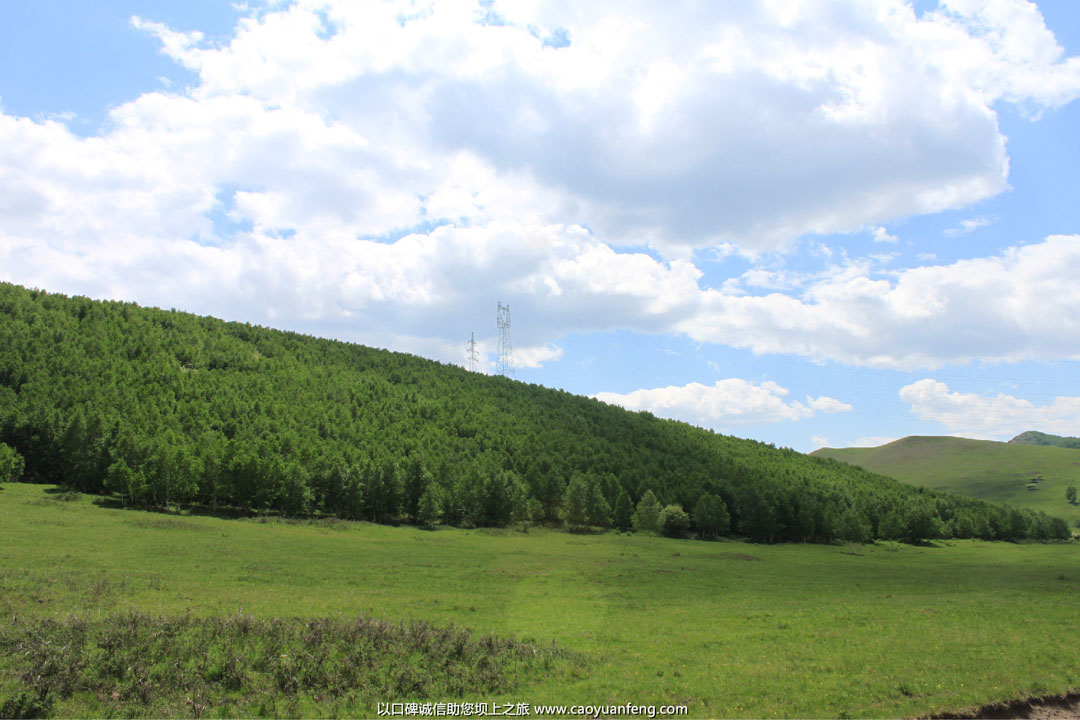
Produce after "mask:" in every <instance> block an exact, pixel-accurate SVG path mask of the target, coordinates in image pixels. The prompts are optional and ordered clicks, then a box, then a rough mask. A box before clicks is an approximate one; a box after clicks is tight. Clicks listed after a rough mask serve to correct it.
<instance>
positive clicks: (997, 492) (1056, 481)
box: [811, 437, 1080, 526]
mask: <svg viewBox="0 0 1080 720" xmlns="http://www.w3.org/2000/svg"><path fill="white" fill-rule="evenodd" d="M811 454H812V455H818V456H821V457H828V458H834V459H836V460H840V461H843V462H846V463H850V464H852V465H857V466H859V467H862V468H865V469H867V470H870V471H871V472H875V473H879V474H881V475H886V476H888V477H892V478H895V479H897V480H900V481H902V482H906V483H911V484H913V485H922V486H924V487H928V488H931V489H934V490H944V491H946V492H952V493H957V494H958V495H967V496H970V497H976V498H980V499H982V500H994V501H997V502H1006V503H1009V504H1010V505H1015V506H1016V507H1023V508H1030V509H1031V510H1042V511H1043V512H1045V513H1047V514H1048V515H1056V516H1057V517H1061V518H1065V519H1066V520H1068V522H1069V524H1070V525H1074V526H1076V525H1077V523H1080V505H1071V504H1069V502H1068V501H1067V500H1066V499H1065V489H1066V488H1067V487H1069V486H1070V485H1076V486H1078V487H1080V450H1075V449H1072V448H1063V447H1050V446H1042V445H1024V444H1020V443H1003V442H993V441H990V440H968V439H966V438H958V437H906V438H902V439H900V440H897V441H895V442H891V443H888V444H887V445H882V446H880V447H875V448H843V449H834V448H822V449H820V450H816V451H814V452H813V453H811ZM1034 478H1039V479H1038V480H1036V481H1034V482H1033V479H1034Z"/></svg>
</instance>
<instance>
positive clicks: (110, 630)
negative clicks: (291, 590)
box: [0, 612, 570, 718]
mask: <svg viewBox="0 0 1080 720" xmlns="http://www.w3.org/2000/svg"><path fill="white" fill-rule="evenodd" d="M0 654H2V655H4V656H5V657H7V658H8V659H7V661H3V662H0V717H5V718H21V717H44V716H47V715H49V714H50V713H51V712H52V711H53V709H54V707H55V706H56V704H57V703H58V702H59V701H65V700H71V699H72V698H75V697H76V696H79V697H80V698H81V699H82V701H83V703H84V707H86V708H87V709H90V712H91V714H93V715H101V716H110V717H115V716H126V717H176V716H182V717H201V716H203V715H205V714H207V713H210V714H213V715H224V716H255V715H258V716H266V715H278V714H285V715H289V716H293V715H299V714H302V708H304V707H305V706H308V707H310V706H315V707H318V709H319V710H318V714H320V715H334V714H339V713H342V712H348V711H349V710H350V709H352V710H353V711H354V712H355V710H356V709H357V708H361V707H371V706H374V704H375V703H376V702H386V701H390V700H413V699H416V700H420V699H425V698H440V699H445V698H463V697H467V696H470V697H471V696H475V695H479V694H483V693H501V692H505V691H507V690H510V689H512V688H514V687H515V686H516V685H517V684H518V683H519V682H521V681H522V679H523V678H525V677H526V676H530V677H532V678H533V679H535V678H536V677H538V676H542V675H544V674H546V673H547V672H548V671H550V670H552V669H553V667H554V666H557V665H563V664H565V663H567V662H568V661H569V658H570V655H569V654H568V653H566V652H565V651H563V650H561V649H557V648H556V647H554V646H541V647H537V646H535V645H530V644H526V643H521V642H517V641H515V640H512V639H506V638H497V637H493V636H474V635H473V634H472V633H470V632H469V631H468V630H465V629H462V628H458V627H454V626H448V627H436V626H434V625H431V624H429V623H424V622H416V621H414V622H410V623H407V624H405V623H402V624H391V623H387V622H380V621H372V620H367V619H364V618H355V619H351V620H345V619H339V618H307V619H302V618H289V619H282V618H256V617H251V616H249V615H242V614H235V615H229V616H226V617H194V616H191V615H184V616H179V617H167V616H160V615H159V616H154V615H148V614H144V613H139V612H128V613H124V614H118V615H109V616H103V617H97V618H94V617H92V616H88V615H83V616H79V615H69V616H67V617H63V618H59V619H55V618H50V617H46V618H39V619H33V620H19V619H18V618H15V619H13V620H12V621H11V622H10V623H8V624H6V625H3V626H0Z"/></svg>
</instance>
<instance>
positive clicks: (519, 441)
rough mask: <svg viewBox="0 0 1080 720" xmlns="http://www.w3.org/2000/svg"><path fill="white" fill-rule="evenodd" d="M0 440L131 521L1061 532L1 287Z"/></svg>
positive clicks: (521, 400)
mask: <svg viewBox="0 0 1080 720" xmlns="http://www.w3.org/2000/svg"><path fill="white" fill-rule="evenodd" d="M4 445H6V446H8V447H10V448H13V449H14V451H15V452H16V453H17V455H18V456H21V459H22V461H23V462H24V463H25V479H27V480H33V481H38V482H49V483H62V484H66V485H68V486H71V487H75V488H77V489H79V490H81V491H83V492H89V493H105V494H111V495H113V496H114V497H116V498H117V499H120V500H122V501H123V502H126V503H129V504H132V505H142V506H157V507H170V506H176V505H181V506H184V505H191V504H199V505H203V506H209V507H210V508H211V509H217V508H220V507H222V506H227V507H229V508H234V509H236V510H237V511H239V512H276V513H280V514H282V515H290V516H296V515H300V516H303V515H334V516H338V517H343V518H351V519H366V520H372V521H375V522H381V523H396V522H416V523H423V524H431V523H447V524H455V525H465V526H504V525H507V524H509V523H511V522H516V521H524V520H526V519H529V520H532V521H534V522H535V521H543V522H548V523H556V524H558V523H561V522H565V523H566V524H567V525H571V526H573V527H576V528H582V527H612V526H622V527H623V528H626V527H627V526H628V525H630V524H631V513H632V512H633V508H634V505H636V504H637V503H639V501H640V500H642V499H643V498H644V497H647V496H648V494H650V493H651V495H652V496H655V499H656V500H659V505H660V506H663V505H668V504H680V505H682V506H683V508H684V509H685V510H686V511H687V512H688V513H690V514H691V518H690V519H689V520H690V521H691V522H692V527H691V528H690V529H691V530H698V531H701V532H702V533H703V534H704V533H709V534H717V533H719V534H734V535H740V536H745V537H749V538H752V539H755V540H759V541H764V542H780V541H805V540H810V541H828V540H832V539H837V538H840V539H852V538H857V539H862V538H865V537H877V538H887V539H892V538H896V539H920V538H930V537H939V536H942V535H953V534H958V535H960V536H961V537H984V538H990V539H1013V538H1023V537H1035V538H1046V537H1061V536H1067V535H1068V527H1067V526H1066V524H1065V523H1064V521H1061V520H1055V519H1052V518H1050V517H1048V516H1046V515H1042V516H1039V515H1037V514H1033V513H1024V512H1020V511H1018V510H1015V509H1012V508H1007V507H1005V506H997V505H990V504H988V503H985V502H982V501H977V500H972V499H970V498H965V497H961V496H956V495H945V494H940V493H933V492H929V491H925V490H924V489H923V488H916V487H912V486H911V485H905V484H903V483H899V482H896V481H895V480H891V479H889V478H885V477H880V476H875V475H872V474H871V473H868V472H866V471H865V470H862V469H859V468H856V467H853V466H851V465H846V464H844V463H837V462H832V461H828V460H824V459H821V458H811V457H807V456H806V455H803V454H801V453H797V452H795V451H794V450H790V449H785V448H779V449H778V448H776V447H773V446H772V445H766V444H764V443H759V442H755V441H752V440H742V439H739V438H734V437H728V436H724V435H718V434H715V433H713V432H711V431H709V430H705V429H702V428H697V427H692V426H690V425H687V424H685V423H679V422H674V421H670V420H661V419H659V418H656V417H653V416H652V415H650V414H648V413H637V412H629V411H627V410H625V409H623V408H619V407H615V406H613V405H607V404H604V403H602V402H599V401H597V400H594V399H590V398H586V397H581V396H576V395H571V394H569V393H566V392H560V391H557V390H551V389H548V388H543V387H540V386H538V385H528V384H526V383H521V382H514V381H512V380H509V379H507V378H504V377H491V376H488V375H483V374H480V373H472V372H467V371H466V370H464V369H462V368H460V367H456V366H449V365H443V364H441V363H437V362H433V361H431V360H425V359H423V358H418V357H415V356H412V355H406V354H403V353H393V352H389V351H385V350H375V349H372V348H368V347H363V346H360V345H352V344H348V343H343V342H337V341H333V340H326V339H321V338H314V337H308V336H304V335H299V334H297V333H290V332H281V331H278V330H272V329H268V328H261V327H253V326H251V325H248V324H243V323H226V322H222V321H221V320H217V319H214V318H209V317H197V316H195V315H190V314H187V313H182V312H176V311H171V312H170V311H164V310H157V309H153V308H142V307H139V306H138V305H135V304H133V303H120V302H97V301H93V300H90V299H88V298H79V297H76V298H68V297H65V296H63V295H56V294H50V293H47V292H43V291H39V290H28V289H26V288H20V287H17V286H15V285H11V284H6V283H0V450H4V447H3V446H4ZM1017 447H1019V446H1017ZM5 452H7V453H8V455H9V456H10V451H7V450H5ZM15 462H16V464H22V463H20V462H19V458H18V457H16V458H15ZM703 501H704V502H703ZM648 504H649V505H650V507H652V508H654V509H655V513H656V515H659V506H657V505H656V504H655V500H653V499H652V498H650V501H649V503H648ZM699 504H700V505H701V508H700V509H699ZM654 517H655V516H654ZM638 524H639V525H640V523H638Z"/></svg>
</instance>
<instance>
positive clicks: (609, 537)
mask: <svg viewBox="0 0 1080 720" xmlns="http://www.w3.org/2000/svg"><path fill="white" fill-rule="evenodd" d="M3 488H4V489H3V491H2V492H0V615H2V617H4V618H5V622H10V620H9V619H11V618H15V617H17V618H19V619H20V620H19V621H20V622H28V621H34V620H39V619H41V618H65V617H68V616H70V615H71V614H76V615H77V616H79V617H82V618H86V619H88V620H93V619H95V618H103V617H110V616H113V615H115V614H116V613H124V612H130V611H138V612H141V613H146V614H150V615H155V616H156V615H161V616H165V617H175V616H190V617H193V618H200V617H201V618H209V617H227V616H232V615H237V614H238V613H241V612H242V613H243V614H245V615H249V616H254V617H257V618H293V617H296V618H313V617H321V618H329V619H338V620H342V621H348V620H350V619H354V618H356V617H357V616H364V617H366V618H369V619H373V620H380V621H388V622H392V623H398V622H408V621H412V620H423V621H427V622H430V623H433V624H435V625H437V626H448V625H451V624H452V625H455V626H458V627H463V628H467V629H469V630H471V631H473V632H474V633H479V634H488V633H490V634H494V635H498V636H503V637H514V638H517V639H519V640H523V641H531V642H533V643H536V644H539V645H550V644H552V643H555V644H556V645H557V646H559V647H562V648H566V649H567V650H569V651H570V652H573V653H577V654H580V655H581V656H582V657H584V658H585V661H584V662H583V663H582V664H580V665H577V664H575V665H573V666H568V667H566V668H564V669H563V670H562V671H557V672H553V673H537V675H536V677H535V678H534V679H533V680H531V681H529V682H525V683H523V684H520V685H519V686H518V687H516V688H515V689H514V690H512V691H510V692H503V693H495V694H494V695H495V696H494V697H489V698H485V699H490V700H496V699H501V700H503V701H511V700H512V701H520V702H535V703H550V702H559V703H567V702H581V703H608V702H610V703H625V702H636V703H656V704H661V703H686V704H687V705H688V706H689V708H690V713H691V715H692V716H695V717H703V716H707V717H766V718H769V717H792V716H794V717H839V716H852V717H914V716H921V715H927V714H932V713H935V712H940V711H943V710H946V709H948V710H958V709H963V708H970V707H973V706H977V705H981V704H984V703H990V702H995V701H1000V700H1005V699H1010V698H1016V697H1024V696H1031V695H1042V694H1047V693H1057V692H1063V691H1066V690H1070V689H1076V688H1078V687H1080V622H1078V621H1077V613H1076V610H1077V601H1076V597H1077V590H1078V589H1080V553H1078V552H1077V548H1076V546H1075V545H1074V544H1071V543H1070V544H1005V543H987V542H982V541H962V542H955V543H942V544H938V545H933V546H925V547H913V546H907V545H893V544H879V545H875V546H869V547H865V548H858V549H857V551H856V553H855V554H852V553H850V552H848V551H847V548H845V547H843V546H839V545H837V546H821V545H775V546H758V545H751V544H745V543H738V542H720V543H706V542H697V541H677V540H667V539H661V538H654V539H649V538H646V537H634V536H620V535H615V534H600V535H573V534H568V533H564V532H553V531H544V530H537V529H533V530H532V531H530V532H528V533H522V532H519V531H515V530H492V531H477V530H473V531H468V530H449V529H447V530H439V531H423V530H419V529H415V528H411V527H399V528H394V527H386V526H379V525H372V524H367V523H344V522H336V523H329V524H327V523H324V524H319V523H311V522H306V523H305V522H297V523H287V522H283V521H270V522H260V521H258V520H222V519H217V518H211V517H198V516H169V515H162V514H154V513H146V512H142V511H135V510H121V509H111V508H102V507H95V506H94V505H93V504H92V502H91V500H90V498H88V497H86V496H80V497H78V498H76V499H73V500H71V499H69V500H67V501H64V500H61V499H59V498H62V497H64V496H63V495H59V494H54V493H49V492H48V490H47V488H45V487H43V486H36V485H19V484H8V485H5V486H3ZM4 662H5V661H4V660H0V666H2V664H3V663H4ZM7 662H11V661H10V659H9V660H8V661H7ZM92 707H93V702H89V703H88V701H87V699H86V698H82V699H79V698H75V699H73V700H72V701H69V702H68V703H67V704H61V705H59V706H57V707H56V708H55V712H56V713H57V714H59V715H62V716H78V715H83V714H86V713H88V712H92V710H90V708H92ZM292 710H293V711H294V712H295V711H296V708H295V707H294V708H292ZM373 710H374V708H372V707H371V706H370V705H363V704H361V705H356V706H352V707H349V706H344V707H341V706H338V707H335V708H333V713H335V714H338V713H340V714H345V715H348V714H362V715H371V714H373ZM278 712H286V710H280V709H279V710H278ZM303 712H304V713H305V714H316V715H320V714H321V715H325V714H330V710H329V709H328V708H327V707H325V706H318V705H315V706H305V708H304V709H303ZM209 714H214V712H213V711H211V712H210V713H209Z"/></svg>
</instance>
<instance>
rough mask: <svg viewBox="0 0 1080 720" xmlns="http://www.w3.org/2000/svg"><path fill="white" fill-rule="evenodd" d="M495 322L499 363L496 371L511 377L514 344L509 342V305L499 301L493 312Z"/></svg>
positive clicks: (512, 374) (512, 373) (512, 375)
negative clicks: (497, 327) (497, 328)
mask: <svg viewBox="0 0 1080 720" xmlns="http://www.w3.org/2000/svg"><path fill="white" fill-rule="evenodd" d="M495 323H496V324H497V325H498V326H499V364H498V366H497V368H496V372H498V373H499V374H500V375H505V376H506V377H509V378H512V377H515V375H514V346H513V344H512V343H511V342H510V306H509V305H503V304H502V303H501V302H500V303H499V308H498V310H497V311H496V313H495Z"/></svg>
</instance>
